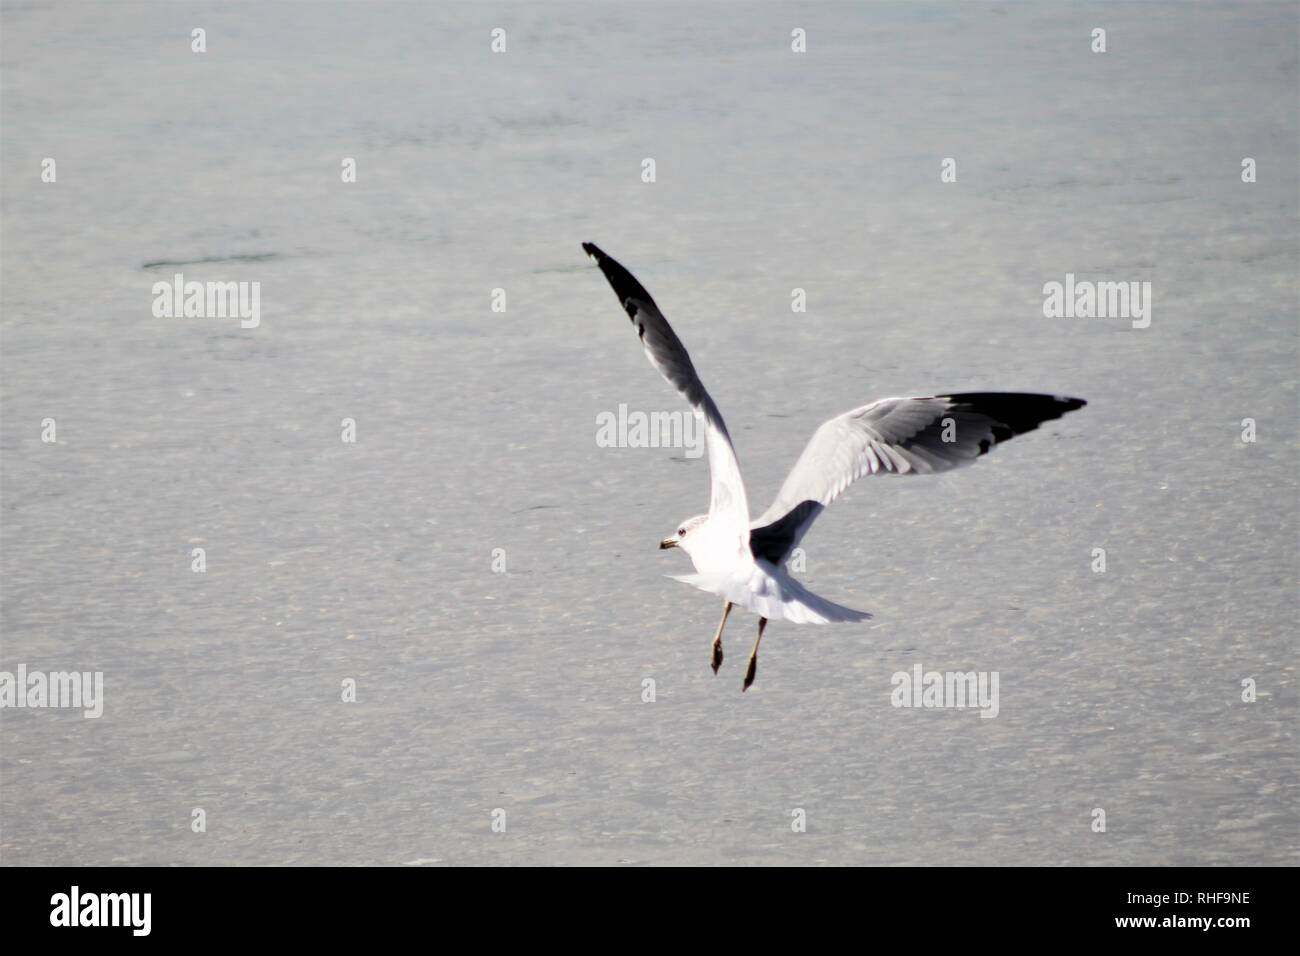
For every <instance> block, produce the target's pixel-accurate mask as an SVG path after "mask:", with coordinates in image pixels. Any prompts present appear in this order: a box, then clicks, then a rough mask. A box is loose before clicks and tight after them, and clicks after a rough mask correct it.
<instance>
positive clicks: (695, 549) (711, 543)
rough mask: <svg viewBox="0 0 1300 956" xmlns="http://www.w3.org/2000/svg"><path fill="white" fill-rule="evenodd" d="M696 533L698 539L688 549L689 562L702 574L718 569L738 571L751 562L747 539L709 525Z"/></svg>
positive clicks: (715, 571)
mask: <svg viewBox="0 0 1300 956" xmlns="http://www.w3.org/2000/svg"><path fill="white" fill-rule="evenodd" d="M696 534H697V535H698V538H699V540H697V541H694V542H692V547H691V550H690V555H691V563H692V564H694V565H695V570H696V571H699V572H700V573H702V574H710V573H717V572H720V571H738V570H740V569H741V568H744V567H747V566H748V565H750V564H753V556H752V555H751V554H750V552H749V541H748V540H746V539H744V538H742V537H741V536H740V535H737V534H734V533H732V532H730V531H729V530H726V529H716V530H715V529H714V528H712V527H710V526H709V525H705V526H704V527H703V528H700V529H699V530H698V531H697V532H696Z"/></svg>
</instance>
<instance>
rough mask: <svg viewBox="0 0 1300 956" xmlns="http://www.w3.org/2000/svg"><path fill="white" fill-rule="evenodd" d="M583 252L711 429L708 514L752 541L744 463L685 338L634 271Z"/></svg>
mask: <svg viewBox="0 0 1300 956" xmlns="http://www.w3.org/2000/svg"><path fill="white" fill-rule="evenodd" d="M582 248H583V250H584V251H585V252H586V253H587V254H588V255H589V256H591V257H592V258H593V259H595V260H596V264H597V265H598V266H600V271H601V272H603V273H604V274H605V278H606V279H607V280H608V281H609V284H610V286H612V287H613V289H614V294H615V295H616V296H618V301H619V303H620V304H621V305H622V306H623V309H624V310H625V311H626V312H627V314H628V318H630V319H631V320H632V324H633V325H634V326H635V327H636V332H637V336H638V337H639V338H640V339H641V344H642V346H644V348H645V353H646V357H647V358H649V359H650V364H651V365H653V366H654V367H655V368H657V369H658V370H659V373H660V374H661V375H663V377H664V378H665V379H667V380H668V383H669V384H670V385H672V386H673V387H674V388H675V389H677V391H678V393H679V394H680V395H681V396H682V398H684V399H686V401H687V402H688V403H689V404H690V406H691V409H692V410H693V411H694V412H695V414H696V415H699V416H701V417H702V418H703V419H704V421H705V424H706V425H707V432H706V437H707V444H708V449H709V474H710V477H711V489H710V502H709V514H710V515H711V516H721V517H722V518H723V519H724V520H726V522H727V524H728V526H734V527H735V530H736V532H737V533H738V534H740V535H741V536H742V537H744V538H748V534H749V502H748V501H747V500H746V497H745V485H744V482H743V481H742V479H741V477H740V465H739V463H738V462H737V461H736V451H735V448H734V447H733V446H732V444H731V435H730V434H729V433H728V432H727V424H726V422H724V421H723V420H722V413H721V412H719V411H718V406H717V405H716V404H714V401H713V398H712V397H711V396H710V395H709V393H708V391H707V390H706V389H705V387H704V383H703V382H701V381H700V376H699V374H698V373H697V372H696V371H695V366H694V365H693V364H691V357H690V355H689V354H688V353H687V351H686V346H684V345H682V340H681V339H679V338H678V337H677V333H676V332H674V331H673V328H672V326H671V325H669V324H668V320H667V319H666V318H664V315H663V313H662V312H660V311H659V307H658V306H657V305H655V301H654V299H652V298H651V297H650V293H649V292H647V291H646V290H645V287H644V286H643V285H641V283H640V282H638V281H637V280H636V278H635V277H634V276H633V275H632V273H630V272H628V271H627V269H625V268H623V266H622V265H620V264H619V263H618V262H617V261H616V260H615V259H613V258H611V257H610V256H608V255H606V254H605V253H604V252H603V251H602V250H601V249H600V248H599V247H597V246H596V245H594V244H593V243H590V242H584V243H583V244H582Z"/></svg>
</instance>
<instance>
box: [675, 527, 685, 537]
mask: <svg viewBox="0 0 1300 956" xmlns="http://www.w3.org/2000/svg"><path fill="white" fill-rule="evenodd" d="M684 534H686V529H685V528H678V529H677V537H679V538H680V537H681V536H682V535H684Z"/></svg>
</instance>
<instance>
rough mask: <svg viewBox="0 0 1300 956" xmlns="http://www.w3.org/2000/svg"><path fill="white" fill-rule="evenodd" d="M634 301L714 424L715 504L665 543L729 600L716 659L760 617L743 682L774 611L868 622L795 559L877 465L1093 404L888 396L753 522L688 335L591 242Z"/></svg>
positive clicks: (915, 466)
mask: <svg viewBox="0 0 1300 956" xmlns="http://www.w3.org/2000/svg"><path fill="white" fill-rule="evenodd" d="M582 248H583V250H584V251H585V252H586V253H587V255H589V256H591V257H592V258H593V259H595V260H596V264H597V265H598V266H600V271H601V272H603V273H604V274H605V278H606V279H608V280H609V284H610V285H611V286H613V288H614V294H615V295H616V296H618V301H619V303H620V304H621V305H622V306H623V308H624V310H626V312H627V314H628V317H629V318H631V320H632V325H633V326H634V327H635V328H636V333H637V336H638V337H639V338H640V339H641V344H642V346H644V348H645V353H646V356H647V357H648V358H649V359H650V364H651V365H653V366H654V367H655V368H657V369H658V370H659V372H660V374H662V375H663V377H664V378H666V379H667V380H668V382H669V384H671V385H672V386H673V387H674V388H676V389H677V391H678V393H679V394H680V395H681V396H682V397H683V398H684V399H686V401H687V403H688V404H689V405H690V406H691V409H692V410H693V411H694V413H695V415H696V416H698V417H700V418H702V419H703V420H704V423H705V441H706V444H707V446H708V454H709V476H710V494H709V510H708V512H707V513H706V514H702V515H695V516H694V517H691V518H687V519H686V520H685V521H683V522H681V523H680V524H679V525H678V526H677V530H676V531H675V532H674V533H673V534H671V535H669V536H668V537H666V538H664V539H663V541H661V542H660V543H659V547H660V548H680V549H681V550H683V551H685V552H686V553H687V554H688V555H690V558H691V563H692V564H694V565H695V572H696V573H695V574H685V575H670V576H671V577H673V578H674V580H677V581H682V582H684V583H686V584H690V585H692V586H693V587H697V588H699V589H700V590H702V591H708V592H709V593H710V594H715V595H717V596H718V597H721V598H722V600H723V605H722V620H721V621H720V622H719V624H718V630H717V633H716V634H715V635H714V637H713V645H712V662H711V663H712V667H713V673H715V674H716V673H717V672H718V668H719V667H720V666H721V665H722V630H723V628H724V627H726V625H727V617H728V615H730V614H731V609H732V608H733V607H734V606H736V605H740V606H741V607H743V608H745V609H746V610H749V611H752V612H754V613H755V614H757V615H758V637H757V638H756V639H755V640H754V648H753V650H752V651H751V652H750V655H749V666H748V667H747V668H746V670H745V682H744V685H743V687H742V688H741V689H742V690H748V689H749V687H750V685H751V684H753V683H754V675H755V674H756V673H757V670H758V645H759V643H760V642H761V641H762V640H763V631H764V630H765V629H766V628H767V622H768V621H771V620H785V621H790V622H792V623H795V624H828V623H831V622H838V621H863V620H866V619H868V618H870V617H871V615H870V614H868V613H867V612H865V611H855V610H853V609H852V608H847V607H844V606H843V605H841V604H835V603H834V602H832V601H828V600H826V599H825V598H823V597H820V596H819V595H816V594H813V593H812V592H811V591H809V590H808V589H807V588H805V587H804V586H803V585H802V584H800V583H799V582H798V581H796V580H795V579H794V578H793V577H792V576H791V575H790V574H789V572H788V571H787V570H786V569H785V567H784V564H785V561H786V559H787V558H788V557H789V556H790V553H791V552H792V551H793V550H794V549H795V547H797V546H798V544H799V542H800V540H802V538H803V536H804V535H805V534H807V533H808V529H809V528H810V527H811V526H812V523H813V522H814V521H815V520H816V519H817V516H818V515H819V514H821V513H822V511H823V510H825V508H826V506H827V505H829V504H830V503H831V502H832V501H834V500H835V499H836V498H837V497H839V495H840V494H841V493H842V492H843V491H844V489H845V488H847V487H848V486H849V485H850V484H852V483H853V482H854V481H856V480H857V479H859V478H861V477H863V476H865V475H882V474H895V475H928V474H933V473H935V472H940V471H948V470H950V469H952V468H959V467H961V466H962V465H968V464H970V463H971V462H973V461H974V460H975V459H976V458H978V457H979V456H980V455H983V454H984V453H985V452H987V451H988V450H989V449H990V448H992V447H993V446H994V445H996V444H998V443H999V442H1004V441H1007V440H1008V439H1010V438H1013V437H1014V436H1016V435H1022V434H1024V433H1025V432H1028V431H1033V430H1034V429H1035V428H1037V427H1038V426H1039V425H1040V424H1042V423H1043V422H1046V421H1051V420H1052V419H1055V418H1060V417H1061V416H1062V415H1064V414H1065V413H1066V412H1071V411H1074V410H1075V409H1077V408H1082V407H1083V406H1084V405H1086V404H1087V403H1086V402H1085V401H1084V400H1083V399H1081V398H1065V397H1062V396H1059V395H1035V394H1029V393H1023V392H958V393H953V394H950V395H934V396H930V397H926V398H882V399H880V400H878V401H875V402H872V403H871V404H869V405H863V406H861V407H860V408H854V409H850V410H849V411H847V412H845V413H844V414H842V415H837V416H835V417H834V418H832V419H830V420H829V421H827V422H825V423H823V424H822V425H821V426H820V427H819V428H818V429H817V430H816V431H815V432H813V436H812V439H811V440H810V441H809V442H808V445H807V447H806V448H804V450H803V454H801V455H800V456H799V459H798V460H797V461H796V462H795V463H794V467H793V468H792V469H790V474H789V475H787V476H786V479H785V482H784V483H783V484H782V485H781V490H780V491H778V492H777V495H776V500H775V501H773V502H772V504H771V505H770V506H769V507H768V509H767V510H766V511H764V512H763V513H762V514H761V515H760V516H759V517H758V518H756V519H754V520H751V519H750V514H749V502H748V500H747V499H746V497H745V484H744V482H743V481H742V480H741V477H740V465H739V464H738V463H737V461H736V451H735V449H734V448H733V447H732V444H731V436H730V435H729V434H728V433H727V425H726V423H725V422H724V421H723V420H722V414H721V413H720V412H719V411H718V406H717V405H716V404H714V402H713V399H712V398H711V397H710V396H709V393H708V391H707V390H706V389H705V388H704V383H703V382H701V381H700V376H699V375H698V374H697V373H696V371H695V366H694V365H692V364H691V357H690V356H689V355H688V354H687V352H686V347H685V346H683V345H682V341H681V339H679V338H678V337H677V334H676V333H675V332H674V331H673V329H672V326H670V325H669V324H668V320H667V319H665V318H664V315H663V313H662V312H660V311H659V307H658V306H657V305H655V302H654V299H652V298H651V297H650V293H649V292H647V291H646V290H645V287H644V286H642V285H641V283H639V282H637V280H636V279H635V278H634V277H633V276H632V273H630V272H628V271H627V270H626V269H624V268H623V267H622V266H621V265H619V263H618V262H616V261H615V260H614V259H612V258H610V257H609V256H607V255H606V254H605V253H604V252H603V251H601V250H600V249H599V248H598V247H597V246H595V245H594V244H592V243H590V242H584V243H583V244H582Z"/></svg>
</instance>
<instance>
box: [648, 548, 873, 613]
mask: <svg viewBox="0 0 1300 956" xmlns="http://www.w3.org/2000/svg"><path fill="white" fill-rule="evenodd" d="M669 577H671V578H672V579H673V580H674V581H681V582H682V583H683V584H689V585H691V587H696V588H699V589H700V590H701V591H708V592H709V593H710V594H716V595H718V596H719V597H722V598H725V599H726V600H728V601H730V602H731V603H732V604H737V605H739V606H740V607H743V608H745V609H746V610H749V611H753V612H754V613H755V614H757V615H759V616H760V617H765V618H768V619H769V620H773V621H782V620H784V621H791V622H793V623H795V624H830V623H832V622H840V621H865V620H868V619H869V618H870V617H871V615H870V614H868V613H867V612H866V611H855V610H853V608H850V607H845V606H844V605H842V604H836V603H835V602H834V601H828V600H826V598H824V597H821V596H820V595H817V594H813V593H812V592H811V591H809V590H808V589H807V588H806V587H804V586H803V585H802V584H800V583H799V582H798V581H796V580H795V579H794V578H793V577H791V576H790V575H789V574H788V573H786V571H785V570H784V569H783V568H778V567H776V566H774V565H771V564H769V563H768V562H766V561H761V560H760V561H756V562H755V563H754V565H753V566H752V567H751V568H747V569H745V570H742V571H738V572H732V573H726V572H723V573H699V574H681V575H669Z"/></svg>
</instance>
